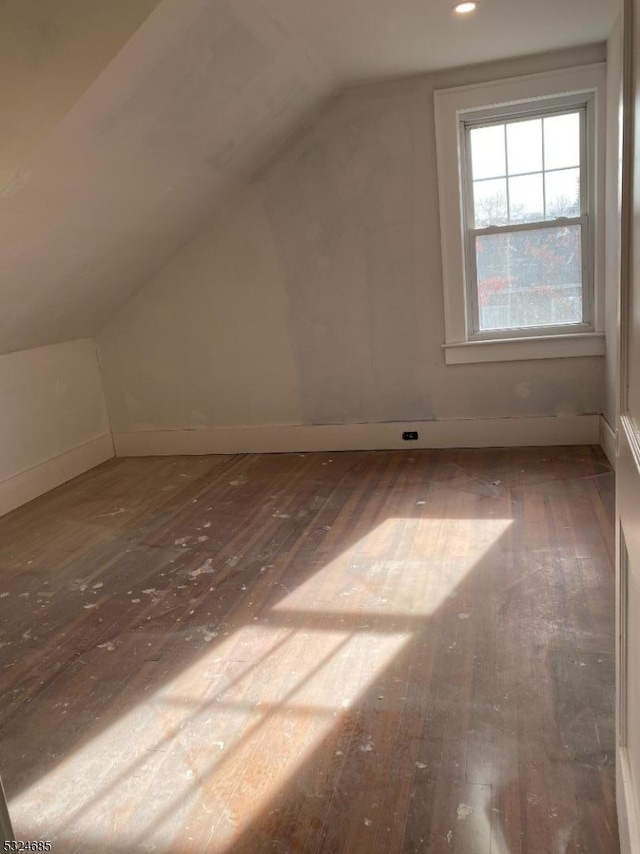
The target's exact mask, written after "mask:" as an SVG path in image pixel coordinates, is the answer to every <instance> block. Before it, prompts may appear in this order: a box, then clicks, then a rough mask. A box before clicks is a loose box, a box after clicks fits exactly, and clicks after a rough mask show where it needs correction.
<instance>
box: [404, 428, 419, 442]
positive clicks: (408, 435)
mask: <svg viewBox="0 0 640 854" xmlns="http://www.w3.org/2000/svg"><path fill="white" fill-rule="evenodd" d="M402 438H403V439H404V441H405V442H417V441H418V431H417V430H405V431H404V433H403V434H402Z"/></svg>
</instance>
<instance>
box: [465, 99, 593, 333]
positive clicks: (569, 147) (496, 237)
mask: <svg viewBox="0 0 640 854" xmlns="http://www.w3.org/2000/svg"><path fill="white" fill-rule="evenodd" d="M586 132H587V104H586V103H583V104H579V105H571V106H568V107H565V108H558V107H556V108H550V109H548V110H546V111H545V110H538V111H537V112H536V113H535V114H533V115H532V114H531V113H530V112H529V113H525V114H521V115H516V116H513V114H512V115H511V116H505V117H502V118H496V117H495V116H490V117H486V118H484V119H482V118H481V119H478V118H474V119H471V120H466V121H463V144H464V150H465V161H466V176H465V177H466V181H465V182H464V183H463V186H464V187H465V188H466V191H467V192H466V199H465V202H466V204H465V213H466V243H467V251H466V257H467V283H468V287H467V291H468V293H467V297H468V326H469V327H470V328H469V329H468V334H469V336H470V337H471V338H474V337H475V338H482V337H486V336H487V335H491V336H492V337H493V336H494V335H495V333H496V332H501V331H509V332H510V333H511V334H514V333H515V334H518V335H522V334H525V335H526V334H536V333H537V332H538V331H540V332H543V333H544V332H546V333H549V332H554V331H556V332H557V331H565V330H566V329H567V328H569V329H571V328H577V327H579V328H585V327H589V326H590V324H591V322H592V318H591V304H592V303H591V297H590V294H591V278H590V275H589V263H588V261H589V250H590V236H589V188H588V186H587V184H588V170H587V166H586ZM554 327H555V329H554Z"/></svg>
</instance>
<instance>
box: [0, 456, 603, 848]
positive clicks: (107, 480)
mask: <svg viewBox="0 0 640 854" xmlns="http://www.w3.org/2000/svg"><path fill="white" fill-rule="evenodd" d="M612 496H613V474H612V472H611V470H610V468H609V466H608V464H607V463H606V461H605V459H604V457H603V456H602V453H601V452H600V451H599V449H596V448H556V449H524V450H513V449H510V450H481V451H455V452H454V451H414V452H375V453H374V452H370V453H369V452H366V453H365V452H363V453H336V454H281V455H262V456H259V455H238V456H229V457H200V458H185V457H172V458H149V459H128V460H127V459H125V460H118V461H112V462H110V463H107V464H105V465H103V466H101V467H99V468H97V469H94V470H93V471H91V472H89V473H87V474H86V475H83V476H82V477H80V478H77V479H76V480H74V481H73V482H71V483H69V484H67V485H65V486H63V487H61V488H59V489H57V490H55V491H54V492H52V493H50V494H49V495H47V496H44V497H43V498H41V499H38V500H37V501H35V502H32V503H31V504H29V505H27V506H26V507H23V508H21V509H19V510H17V511H15V512H13V513H12V514H10V515H9V516H6V517H4V518H3V519H1V520H0V618H1V631H2V634H1V636H0V655H1V663H0V692H1V705H0V772H1V773H2V776H3V780H4V783H5V787H6V789H7V795H8V798H9V803H10V809H11V812H12V817H13V820H14V824H15V829H16V833H17V836H18V837H19V838H21V839H51V840H52V841H53V842H54V851H56V852H59V854H62V852H64V854H67V852H83V854H97V852H132V853H133V852H146V851H155V852H160V854H166V852H179V854H193V852H242V853H243V854H244V852H246V854H255V852H267V851H268V852H314V854H319V852H345V854H351V852H367V854H368V852H423V851H429V852H461V854H467V852H469V854H484V852H493V854H525V852H530V854H545V852H549V854H556V852H587V854H588V852H593V854H608V852H616V851H618V850H619V849H618V841H617V826H616V815H615V799H614V708H613V699H614V571H613V551H614V535H613V520H612Z"/></svg>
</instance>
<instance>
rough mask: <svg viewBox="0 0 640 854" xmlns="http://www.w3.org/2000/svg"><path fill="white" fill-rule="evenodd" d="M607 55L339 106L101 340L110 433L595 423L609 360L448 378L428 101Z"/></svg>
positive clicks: (393, 88)
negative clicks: (408, 423) (574, 419)
mask: <svg viewBox="0 0 640 854" xmlns="http://www.w3.org/2000/svg"><path fill="white" fill-rule="evenodd" d="M602 52H603V51H602V50H601V49H597V50H594V49H589V50H577V51H567V52H566V53H564V54H562V55H561V56H559V55H554V56H553V57H551V58H550V57H549V56H540V57H537V58H529V59H527V60H521V61H512V62H501V63H495V64H493V65H491V66H488V65H487V66H481V67H476V68H469V69H461V70H457V71H452V72H450V73H439V74H436V75H429V76H423V77H420V78H414V79H410V80H405V81H397V82H394V83H391V84H389V83H386V84H376V85H371V86H367V87H364V88H358V89H352V90H349V91H347V92H345V93H343V94H342V95H340V96H338V97H337V98H335V99H333V101H332V102H331V103H330V104H329V105H328V106H327V108H326V109H325V110H324V112H323V113H322V114H321V115H320V116H319V117H318V118H317V120H316V121H315V122H314V124H313V125H312V126H310V127H309V128H308V129H307V130H306V132H304V133H302V134H301V135H299V136H298V137H297V138H296V139H295V140H294V141H293V142H292V144H291V145H290V146H289V147H288V148H287V149H286V150H284V151H282V152H281V153H280V155H279V156H278V157H277V158H275V159H274V160H273V161H272V162H271V163H270V164H268V166H267V167H265V168H264V169H263V170H262V172H261V173H260V174H259V175H257V176H256V178H255V179H254V180H253V182H252V183H251V184H250V185H249V186H247V187H245V188H244V189H243V190H242V191H241V192H239V193H238V194H236V195H235V197H234V199H233V202H232V203H231V204H228V205H227V207H226V208H225V209H224V210H223V212H222V213H221V214H219V215H218V216H217V218H216V219H215V220H214V221H213V222H212V223H211V224H210V225H209V226H208V228H207V229H206V230H205V231H204V232H203V233H201V235H200V236H199V237H198V238H197V239H196V240H195V241H193V242H192V243H191V244H190V245H189V246H187V247H185V248H184V249H183V250H182V251H181V252H180V253H179V254H178V255H176V256H175V257H174V258H173V260H172V262H171V263H170V264H169V265H167V266H165V267H164V269H163V270H162V271H161V272H160V273H159V274H158V275H157V276H156V277H155V278H154V279H153V280H152V281H151V282H150V283H149V284H148V285H147V287H146V288H145V289H144V290H143V291H141V292H140V293H139V294H138V295H137V296H136V297H135V298H134V299H133V300H132V301H131V302H129V303H128V304H127V306H126V307H125V309H124V310H123V311H121V312H120V314H119V315H118V316H117V317H116V318H115V319H114V320H113V321H112V323H111V324H109V326H108V327H107V328H106V329H105V330H104V331H103V333H102V334H101V335H100V338H99V342H100V348H101V354H102V362H103V366H104V371H105V384H106V392H107V398H108V400H109V405H110V411H111V416H112V422H113V427H114V431H115V432H135V431H144V430H147V431H163V430H176V429H200V430H202V429H206V428H207V427H208V428H213V427H217V426H233V425H245V426H254V425H277V424H281V425H282V424H289V425H291V424H314V423H315V424H318V423H320V424H331V423H334V424H345V423H356V422H366V423H375V422H385V421H398V420H413V419H416V420H428V419H430V418H436V419H438V420H446V419H464V418H500V417H509V418H512V417H521V416H556V415H574V414H577V415H580V414H583V413H599V412H600V411H601V408H602V398H603V385H604V378H603V359H602V358H601V357H585V358H566V359H557V360H536V361H531V362H500V363H490V364H475V365H474V364H471V365H456V366H446V365H445V362H444V356H443V351H442V347H441V345H442V342H443V340H444V307H443V294H442V270H441V254H440V231H439V219H438V197H437V182H436V152H435V134H434V117H433V91H434V89H435V88H443V87H446V86H453V85H463V84H465V83H473V82H478V81H481V80H487V79H491V78H493V79H500V78H503V77H508V76H513V75H514V74H518V73H534V72H537V71H544V70H549V69H550V68H551V67H555V68H558V67H568V66H570V65H571V64H575V65H580V64H584V63H589V62H592V61H598V60H601V59H602ZM525 390H526V393H525ZM196 412H197V414H198V415H197V418H196V417H194V413H196ZM202 416H204V419H203V417H202ZM205 420H206V425H205Z"/></svg>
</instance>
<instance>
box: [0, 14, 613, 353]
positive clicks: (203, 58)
mask: <svg viewBox="0 0 640 854" xmlns="http://www.w3.org/2000/svg"><path fill="white" fill-rule="evenodd" d="M617 9H618V3H617V0H535V2H533V0H532V2H529V3H527V2H524V0H481V8H480V10H479V11H478V12H477V13H476V14H475V15H474V16H472V17H471V18H469V19H466V20H458V19H456V18H455V17H454V16H453V15H452V12H451V4H450V2H449V0H322V2H318V0H92V2H91V3H87V2H86V0H49V2H47V3H43V2H42V0H4V2H3V0H0V81H1V82H0V87H2V98H1V99H0V104H2V106H1V107H0V109H1V110H2V121H1V123H0V124H1V130H0V305H1V306H2V311H1V312H0V352H9V351H12V350H18V349H24V348H27V347H33V346H38V345H41V344H47V343H54V342H57V341H63V340H68V339H71V338H77V337H83V336H91V335H94V334H95V333H97V332H98V331H99V329H100V328H101V327H102V326H103V324H104V323H105V322H106V321H107V320H108V318H109V317H110V316H111V315H112V313H113V312H114V311H115V310H117V308H118V307H119V306H121V305H122V303H123V302H124V301H125V300H126V299H127V298H128V297H129V296H130V295H131V294H132V293H133V292H134V291H135V289H136V288H137V287H139V286H141V285H142V284H144V283H145V281H147V280H148V278H149V277H150V276H151V275H152V274H153V273H154V272H155V271H156V270H157V269H158V268H159V267H160V266H162V264H163V263H165V262H166V260H167V259H168V258H169V257H170V255H171V254H172V253H173V252H175V251H176V250H177V249H178V248H179V246H180V245H182V244H183V243H184V242H185V241H186V240H187V239H188V238H189V237H191V236H192V235H193V233H194V232H195V231H196V230H197V229H198V228H199V227H200V226H202V225H203V224H204V223H205V222H206V220H207V219H208V217H210V216H211V214H212V212H213V210H214V209H215V207H217V206H218V205H219V204H220V203H221V201H222V200H223V199H224V198H225V196H227V195H228V193H229V192H230V191H231V190H232V189H233V187H234V186H235V185H236V184H237V183H238V182H239V181H241V180H242V179H243V178H245V177H246V176H247V175H248V174H250V173H251V171H252V170H253V169H255V168H256V167H257V166H259V165H260V163H261V161H263V160H264V159H265V158H266V157H268V156H269V155H270V154H271V153H272V152H273V151H274V150H275V149H276V148H277V147H278V146H279V145H281V144H282V141H283V140H284V139H286V138H287V136H288V135H290V134H291V133H292V131H293V130H294V129H295V128H296V127H297V126H298V125H299V124H300V123H301V122H304V121H305V119H306V118H307V117H309V116H310V115H312V114H313V111H314V110H315V109H317V107H318V106H319V105H320V104H322V103H323V101H324V100H325V99H326V98H327V97H328V96H329V95H330V94H331V93H332V92H333V91H335V90H336V89H338V88H342V87H343V86H345V85H350V84H354V83H358V82H362V81H365V80H371V79H377V78H387V77H390V76H399V75H407V74H415V73H420V72H424V71H429V70H434V69H437V68H446V67H452V66H458V65H464V64H469V63H473V62H479V61H484V60H491V59H498V58H502V57H514V56H519V55H524V54H527V53H535V52H538V51H545V50H551V49H554V48H558V47H564V46H570V45H578V44H587V43H590V42H595V41H602V40H604V39H606V37H607V35H608V33H609V30H610V29H611V26H612V25H613V22H614V19H615V17H616V15H617Z"/></svg>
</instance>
